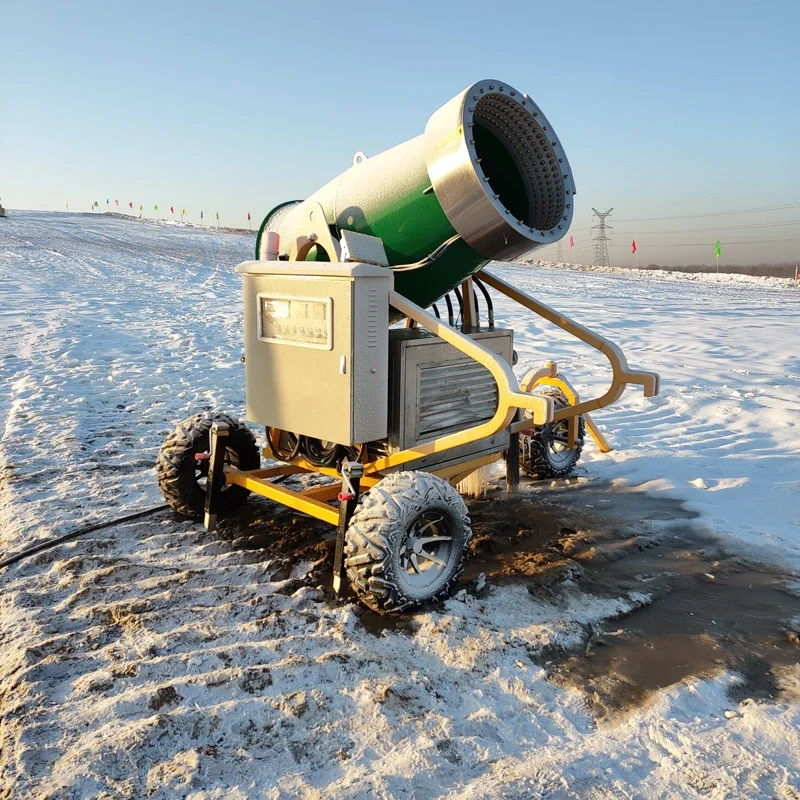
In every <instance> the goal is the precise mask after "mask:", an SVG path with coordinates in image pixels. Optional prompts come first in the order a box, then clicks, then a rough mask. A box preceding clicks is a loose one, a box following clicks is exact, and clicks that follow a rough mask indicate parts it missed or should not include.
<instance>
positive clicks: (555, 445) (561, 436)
mask: <svg viewBox="0 0 800 800" xmlns="http://www.w3.org/2000/svg"><path fill="white" fill-rule="evenodd" d="M547 452H548V454H549V456H550V462H551V463H552V464H554V465H556V466H562V465H564V464H566V463H568V462H569V460H570V459H571V458H572V456H573V453H574V452H575V450H574V448H572V447H570V446H569V421H568V420H562V421H561V422H556V423H553V424H552V427H551V429H550V437H549V441H548V443H547Z"/></svg>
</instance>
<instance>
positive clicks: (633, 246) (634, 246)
mask: <svg viewBox="0 0 800 800" xmlns="http://www.w3.org/2000/svg"><path fill="white" fill-rule="evenodd" d="M635 252H636V239H631V253H635Z"/></svg>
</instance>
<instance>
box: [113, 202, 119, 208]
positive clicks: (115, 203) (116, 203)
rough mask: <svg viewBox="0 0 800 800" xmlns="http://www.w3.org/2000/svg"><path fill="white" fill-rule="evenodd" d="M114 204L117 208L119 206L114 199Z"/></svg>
mask: <svg viewBox="0 0 800 800" xmlns="http://www.w3.org/2000/svg"><path fill="white" fill-rule="evenodd" d="M114 205H115V206H116V207H117V208H119V200H115V201H114Z"/></svg>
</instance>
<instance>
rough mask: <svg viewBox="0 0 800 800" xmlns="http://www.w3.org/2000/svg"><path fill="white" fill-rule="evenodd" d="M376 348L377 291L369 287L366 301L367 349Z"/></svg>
mask: <svg viewBox="0 0 800 800" xmlns="http://www.w3.org/2000/svg"><path fill="white" fill-rule="evenodd" d="M377 346H378V290H377V289H375V288H373V287H370V289H369V295H368V299H367V347H377Z"/></svg>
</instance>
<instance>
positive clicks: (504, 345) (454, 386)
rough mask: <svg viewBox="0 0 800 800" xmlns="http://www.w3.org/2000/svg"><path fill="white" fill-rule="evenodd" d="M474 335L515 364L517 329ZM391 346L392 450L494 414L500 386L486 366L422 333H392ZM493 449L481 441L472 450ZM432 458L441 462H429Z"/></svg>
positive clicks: (408, 330) (443, 433)
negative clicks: (514, 333) (514, 348)
mask: <svg viewBox="0 0 800 800" xmlns="http://www.w3.org/2000/svg"><path fill="white" fill-rule="evenodd" d="M469 335H470V336H471V337H472V338H474V339H475V340H476V341H478V342H480V343H481V344H482V345H483V346H484V347H486V348H487V349H489V350H491V351H492V352H494V353H497V354H498V355H500V356H501V357H502V358H503V359H504V360H505V361H507V362H508V363H511V358H512V348H513V334H512V332H511V331H509V330H499V329H490V330H476V331H473V332H471V333H470V334H469ZM389 345H390V346H389V351H390V357H389V361H390V375H391V378H390V389H389V408H390V413H389V446H390V448H391V449H392V450H393V451H397V450H398V449H405V448H408V447H414V446H415V445H416V444H418V443H421V442H426V441H430V440H431V439H435V438H437V437H440V436H445V435H447V434H448V433H453V432H455V431H458V430H463V429H465V428H470V427H472V426H474V425H478V424H480V423H481V422H484V421H485V420H488V419H490V418H491V417H492V416H494V414H495V412H496V410H497V385H496V384H495V382H494V378H493V377H492V374H491V373H490V372H489V370H488V369H486V367H484V366H482V365H481V364H478V363H477V362H476V361H473V360H472V359H471V358H469V357H467V356H465V355H463V354H462V353H460V352H459V351H458V350H456V348H455V347H453V346H452V345H450V344H448V343H447V342H444V341H442V340H441V339H439V338H437V337H436V336H433V335H432V334H430V333H427V332H425V331H421V330H417V329H409V328H404V329H393V330H390V331H389ZM487 446H493V445H489V444H488V443H483V442H481V443H478V442H476V443H475V444H474V445H470V446H469V448H468V450H470V451H471V450H472V449H475V451H476V452H477V451H478V450H479V449H480V448H481V447H484V448H485V447H487ZM465 455H468V452H467V451H465ZM423 460H424V461H425V460H426V459H423ZM432 460H440V459H433V458H428V459H427V461H432Z"/></svg>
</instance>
